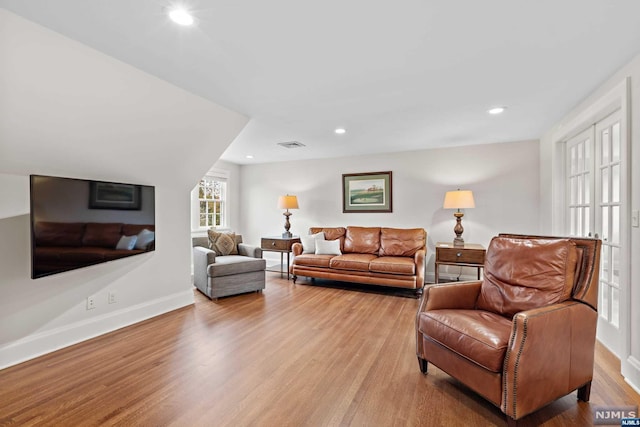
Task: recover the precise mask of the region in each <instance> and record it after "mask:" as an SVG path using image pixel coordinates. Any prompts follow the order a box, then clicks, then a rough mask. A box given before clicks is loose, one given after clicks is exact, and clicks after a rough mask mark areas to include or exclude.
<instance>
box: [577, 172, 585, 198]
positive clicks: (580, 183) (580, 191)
mask: <svg viewBox="0 0 640 427" xmlns="http://www.w3.org/2000/svg"><path fill="white" fill-rule="evenodd" d="M577 178H578V200H577V201H578V204H582V194H583V193H584V184H583V182H584V176H582V175H578V176H577Z"/></svg>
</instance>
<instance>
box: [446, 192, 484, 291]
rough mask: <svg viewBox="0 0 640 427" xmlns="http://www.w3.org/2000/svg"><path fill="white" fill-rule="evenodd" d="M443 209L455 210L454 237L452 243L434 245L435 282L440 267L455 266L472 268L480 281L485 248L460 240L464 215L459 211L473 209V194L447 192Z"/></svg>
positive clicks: (474, 205)
mask: <svg viewBox="0 0 640 427" xmlns="http://www.w3.org/2000/svg"><path fill="white" fill-rule="evenodd" d="M442 207H443V208H444V209H457V211H456V212H455V213H454V214H453V216H454V217H455V218H456V225H455V227H454V228H453V231H454V233H455V234H456V237H455V238H454V239H453V243H445V242H438V243H437V244H436V261H435V282H436V283H439V282H440V274H439V273H440V271H439V270H440V266H441V265H455V266H459V267H474V268H476V269H477V271H478V280H480V270H481V269H482V268H484V256H485V248H484V247H483V246H482V245H478V244H474V243H465V242H464V239H463V238H462V233H463V232H464V228H463V227H462V217H463V216H464V213H462V212H460V209H470V208H475V207H476V204H475V201H474V199H473V192H472V191H470V190H460V189H458V190H456V191H447V193H446V194H445V196H444V203H443V206H442Z"/></svg>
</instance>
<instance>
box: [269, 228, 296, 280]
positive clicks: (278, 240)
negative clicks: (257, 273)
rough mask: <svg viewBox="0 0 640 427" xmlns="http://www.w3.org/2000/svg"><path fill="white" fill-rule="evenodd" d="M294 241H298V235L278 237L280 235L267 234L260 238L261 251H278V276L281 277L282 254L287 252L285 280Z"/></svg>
mask: <svg viewBox="0 0 640 427" xmlns="http://www.w3.org/2000/svg"><path fill="white" fill-rule="evenodd" d="M294 243H300V237H298V236H292V237H280V236H267V237H263V238H262V239H261V243H260V247H261V248H262V250H263V251H267V252H280V277H282V273H283V271H282V264H283V263H282V261H283V259H282V256H283V255H284V254H287V280H289V256H290V254H291V246H293V244H294ZM267 271H275V270H267Z"/></svg>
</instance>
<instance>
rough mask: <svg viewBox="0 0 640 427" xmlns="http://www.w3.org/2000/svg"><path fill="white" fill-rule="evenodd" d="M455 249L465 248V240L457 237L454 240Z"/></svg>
mask: <svg viewBox="0 0 640 427" xmlns="http://www.w3.org/2000/svg"><path fill="white" fill-rule="evenodd" d="M453 247H454V248H464V239H463V238H462V237H456V238H455V239H453Z"/></svg>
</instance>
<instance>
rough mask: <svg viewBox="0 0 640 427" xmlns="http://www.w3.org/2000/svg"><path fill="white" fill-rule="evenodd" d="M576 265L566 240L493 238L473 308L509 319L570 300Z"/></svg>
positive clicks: (574, 250)
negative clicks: (521, 312) (528, 311)
mask: <svg viewBox="0 0 640 427" xmlns="http://www.w3.org/2000/svg"><path fill="white" fill-rule="evenodd" d="M576 263H577V249H576V245H575V244H574V243H573V242H571V241H570V240H568V239H553V240H551V239H515V238H507V237H494V238H493V239H492V240H491V243H490V244H489V248H488V249H487V254H486V257H485V264H484V280H483V282H482V286H481V289H480V295H479V296H478V301H477V302H476V306H477V308H479V309H481V310H487V311H491V312H493V313H498V314H502V315H504V316H508V317H513V316H514V315H515V314H516V313H518V312H520V311H525V310H529V309H533V308H537V307H542V306H546V305H549V304H554V303H559V302H562V301H565V300H567V299H568V298H570V296H571V290H572V288H573V284H574V277H575V272H576Z"/></svg>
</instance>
